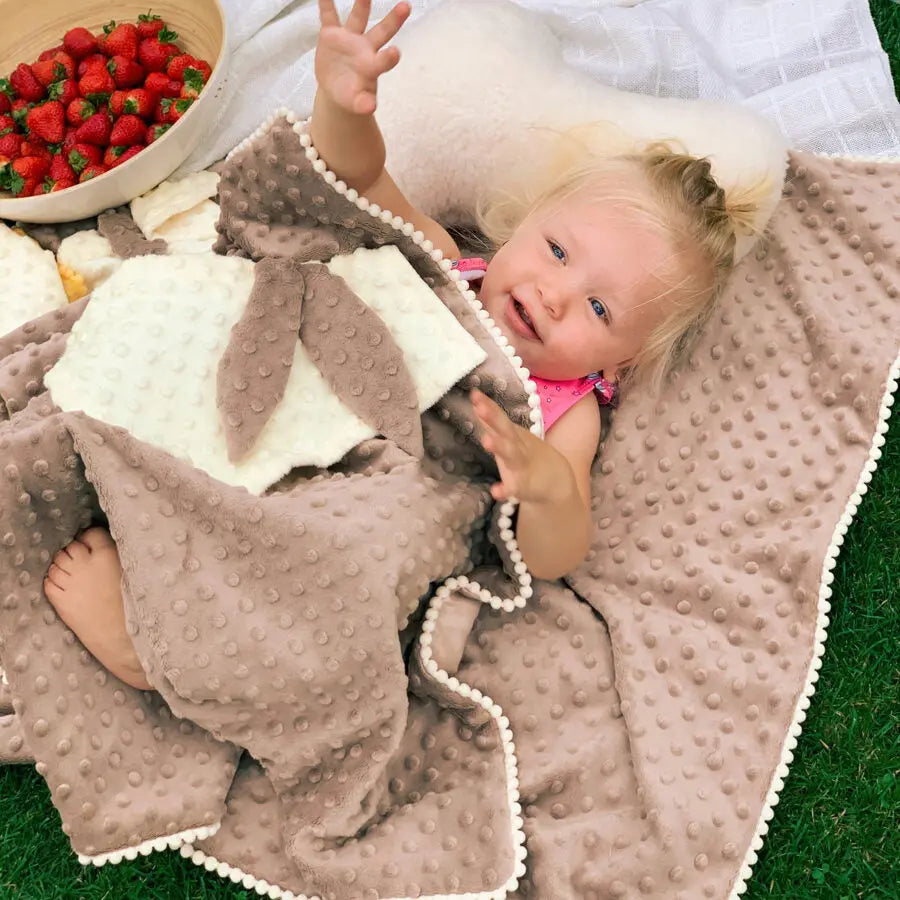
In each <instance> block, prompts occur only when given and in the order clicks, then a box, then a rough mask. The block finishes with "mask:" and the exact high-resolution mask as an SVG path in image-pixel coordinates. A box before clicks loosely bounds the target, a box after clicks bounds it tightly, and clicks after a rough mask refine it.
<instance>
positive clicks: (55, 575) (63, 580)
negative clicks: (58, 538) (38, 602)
mask: <svg viewBox="0 0 900 900" xmlns="http://www.w3.org/2000/svg"><path fill="white" fill-rule="evenodd" d="M69 581H70V576H69V573H68V572H65V571H63V570H62V569H61V568H60V567H59V566H58V565H56V563H55V562H53V563H51V564H50V568H49V569H48V570H47V575H46V576H45V578H44V593H45V594H46V595H47V599H48V600H49V601H50V602H51V603H52V604H53V605H54V606H56V604H57V603H62V602H64V599H65V592H66V587H67V585H68V583H69Z"/></svg>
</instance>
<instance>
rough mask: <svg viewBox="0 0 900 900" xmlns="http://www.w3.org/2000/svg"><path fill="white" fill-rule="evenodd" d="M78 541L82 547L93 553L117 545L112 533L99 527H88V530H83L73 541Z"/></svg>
mask: <svg viewBox="0 0 900 900" xmlns="http://www.w3.org/2000/svg"><path fill="white" fill-rule="evenodd" d="M76 542H77V543H80V544H81V546H82V547H84V548H86V549H87V550H88V551H89V552H91V553H96V552H97V551H98V550H105V549H106V548H108V547H115V545H116V544H115V541H113V539H112V536H111V535H110V533H109V532H108V531H107V530H106V529H105V528H99V527H96V528H88V530H87V531H82V532H81V534H79V535H78V537H77V538H76V540H75V541H74V542H73V543H76Z"/></svg>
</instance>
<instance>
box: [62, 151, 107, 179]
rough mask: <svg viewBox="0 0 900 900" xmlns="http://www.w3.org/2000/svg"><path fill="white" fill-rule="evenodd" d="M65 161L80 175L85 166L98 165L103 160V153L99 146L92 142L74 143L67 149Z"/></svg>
mask: <svg viewBox="0 0 900 900" xmlns="http://www.w3.org/2000/svg"><path fill="white" fill-rule="evenodd" d="M66 161H67V162H68V163H69V165H70V166H71V167H72V168H73V169H74V170H75V172H76V174H78V175H80V174H81V173H82V172H83V171H84V169H85V168H87V167H88V166H91V165H99V164H100V163H102V162H103V153H102V151H101V150H100V148H99V147H95V146H94V145H93V144H75V146H74V147H73V148H72V149H71V150H70V151H69V154H68V156H67V157H66Z"/></svg>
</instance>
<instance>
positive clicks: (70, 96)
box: [47, 78, 78, 106]
mask: <svg viewBox="0 0 900 900" xmlns="http://www.w3.org/2000/svg"><path fill="white" fill-rule="evenodd" d="M47 96H48V97H49V98H50V99H51V100H59V102H60V103H62V105H63V106H68V105H69V104H70V103H71V102H72V101H73V100H75V99H77V98H78V82H77V81H75V79H74V78H66V79H65V80H64V81H55V82H54V83H53V84H51V85H50V87H49V88H48V89H47Z"/></svg>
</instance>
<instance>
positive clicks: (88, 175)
mask: <svg viewBox="0 0 900 900" xmlns="http://www.w3.org/2000/svg"><path fill="white" fill-rule="evenodd" d="M105 171H106V166H104V165H101V164H96V163H95V164H93V165H90V166H88V167H87V168H86V169H85V170H84V171H83V172H82V173H81V174H80V175H79V176H78V181H79V182H80V183H82V184H84V182H85V181H90V180H91V179H92V178H96V177H97V176H98V175H102V174H103V173H104V172H105Z"/></svg>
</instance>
